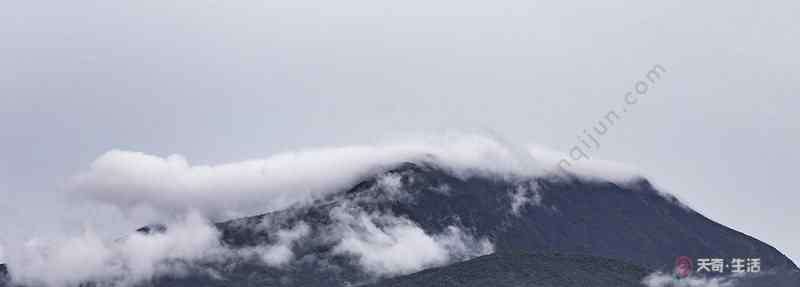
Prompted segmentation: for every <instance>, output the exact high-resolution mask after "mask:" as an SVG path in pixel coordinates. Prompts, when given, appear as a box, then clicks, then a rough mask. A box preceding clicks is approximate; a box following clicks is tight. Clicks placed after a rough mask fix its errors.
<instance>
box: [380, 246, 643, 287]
mask: <svg viewBox="0 0 800 287" xmlns="http://www.w3.org/2000/svg"><path fill="white" fill-rule="evenodd" d="M649 273H650V272H649V271H648V270H645V269H644V268H641V267H638V266H636V265H633V264H630V263H626V262H623V261H618V260H613V259H605V258H600V257H592V256H586V255H565V254H558V253H555V254H531V253H503V252H501V253H494V254H492V255H487V256H482V257H478V258H475V259H472V260H469V261H465V262H460V263H455V264H452V265H448V266H444V267H439V268H431V269H428V270H425V271H421V272H418V273H414V274H411V275H405V276H399V277H396V278H391V279H387V280H384V281H382V282H380V283H377V284H374V285H370V286H369V287H378V286H381V287H412V286H413V287H434V286H436V287H447V286H462V287H483V286H496V287H518V286H526V287H545V286H559V287H585V286H609V287H611V286H613V287H642V286H644V285H643V284H642V280H643V279H644V278H645V277H646V276H647V275H648V274H649Z"/></svg>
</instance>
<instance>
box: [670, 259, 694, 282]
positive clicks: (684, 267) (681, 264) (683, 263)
mask: <svg viewBox="0 0 800 287" xmlns="http://www.w3.org/2000/svg"><path fill="white" fill-rule="evenodd" d="M692 270H694V269H693V268H692V258H690V257H689V256H680V257H678V258H676V259H675V275H677V276H678V277H680V278H685V277H688V276H689V275H690V274H692Z"/></svg>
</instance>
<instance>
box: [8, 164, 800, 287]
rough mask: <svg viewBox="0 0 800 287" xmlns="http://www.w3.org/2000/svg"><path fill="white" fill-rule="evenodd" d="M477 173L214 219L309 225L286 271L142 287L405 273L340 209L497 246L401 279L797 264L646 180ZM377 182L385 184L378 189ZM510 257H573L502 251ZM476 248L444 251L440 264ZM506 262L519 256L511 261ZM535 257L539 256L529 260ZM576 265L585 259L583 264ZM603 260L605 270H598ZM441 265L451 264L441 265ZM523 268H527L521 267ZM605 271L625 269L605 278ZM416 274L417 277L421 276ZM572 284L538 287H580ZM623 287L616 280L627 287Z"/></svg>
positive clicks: (267, 269)
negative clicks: (749, 261) (348, 241)
mask: <svg viewBox="0 0 800 287" xmlns="http://www.w3.org/2000/svg"><path fill="white" fill-rule="evenodd" d="M479 174H480V173H476V174H475V175H473V176H469V177H459V176H454V175H453V174H452V173H450V172H447V171H445V170H443V169H441V168H438V167H435V166H433V165H428V164H410V163H409V164H403V165H400V166H398V167H397V168H395V169H392V170H390V171H388V172H385V173H382V174H380V175H379V176H376V177H372V178H367V179H365V180H364V181H363V182H361V183H359V184H357V185H355V186H354V187H352V188H350V189H348V190H342V191H341V192H338V193H333V194H331V195H329V196H326V197H325V198H320V199H318V200H316V201H315V202H313V203H311V204H306V205H300V206H296V207H294V208H290V209H287V210H282V211H277V212H271V213H267V214H263V215H258V216H253V217H248V218H242V219H236V220H231V221H227V222H222V223H218V224H217V225H216V227H217V228H218V229H219V230H220V231H221V234H222V238H221V241H222V242H223V244H224V245H225V246H227V247H229V248H231V249H234V250H237V249H246V248H251V247H256V246H264V245H270V244H276V243H277V242H279V241H280V238H279V236H278V235H277V234H278V233H279V232H278V231H279V230H287V229H291V228H292V227H295V226H298V224H303V225H306V226H308V230H309V232H308V234H307V235H306V236H303V238H301V239H299V240H298V241H296V242H295V243H294V244H292V245H291V251H292V252H293V253H294V255H295V260H293V261H292V262H291V263H289V264H286V265H284V266H280V267H271V266H267V265H265V264H264V263H263V262H260V261H258V260H253V259H237V260H234V261H232V262H225V263H224V264H220V263H218V262H210V263H201V264H199V265H194V267H192V268H194V269H189V270H188V271H187V272H185V274H183V275H181V276H179V277H175V278H167V277H162V278H155V279H154V280H152V281H150V282H144V283H143V284H142V285H143V286H171V287H175V286H348V285H354V284H355V285H358V284H370V283H374V282H378V280H383V279H386V278H389V277H392V276H394V275H402V273H410V272H401V274H396V273H393V274H377V275H376V274H375V273H374V272H364V269H363V266H361V265H359V262H358V258H357V257H355V256H352V255H348V254H343V253H341V252H335V247H336V245H337V244H338V243H340V241H341V238H339V237H336V236H331V234H335V233H336V230H337V228H338V227H341V225H342V223H341V218H340V214H341V213H345V214H349V215H353V214H368V215H370V216H373V217H375V216H379V217H380V216H389V217H391V218H401V219H403V220H406V221H408V222H413V224H415V226H418V227H419V228H421V229H422V230H424V231H425V233H426V234H442V233H444V232H447V230H448V228H451V227H458V228H459V229H460V230H462V231H464V232H465V233H466V234H469V235H470V236H472V237H474V238H479V239H480V238H484V239H488V240H489V241H490V242H492V243H493V244H494V249H495V251H497V252H499V254H501V255H495V256H489V257H481V258H480V259H478V261H474V260H473V261H469V262H464V263H463V264H460V265H459V264H457V265H453V266H450V267H444V268H443V269H434V270H432V271H426V272H427V273H426V272H423V273H417V274H415V275H414V276H417V277H404V278H406V279H408V280H411V279H413V278H427V279H425V280H430V281H431V282H439V281H436V280H445V281H446V280H449V279H447V278H445V277H442V278H438V279H437V278H434V277H436V276H437V275H436V274H443V273H440V271H442V270H445V271H446V270H456V271H458V272H461V271H459V270H470V268H478V267H476V266H482V265H481V264H484V265H486V266H485V267H481V268H489V269H488V270H494V271H492V272H495V271H496V273H497V274H486V276H489V277H487V278H499V277H500V276H503V275H502V274H506V273H507V274H516V275H514V276H528V275H530V276H534V275H535V276H544V277H543V278H550V277H547V276H555V277H552V278H553V279H554V280H555V279H556V278H561V277H558V276H562V275H558V274H556V273H552V272H551V271H548V270H550V269H541V270H540V269H537V268H540V267H542V268H544V266H550V265H553V266H554V265H557V264H560V263H563V264H564V267H563V268H564V269H565V271H564V272H568V273H569V274H571V273H575V274H576V276H578V277H577V278H582V279H580V280H589V279H590V275H592V273H595V271H596V272H599V273H595V274H596V275H598V276H601V277H598V278H595V279H596V280H598V281H595V282H601V283H602V282H624V284H628V283H630V282H633V281H631V280H634V279H636V278H637V277H641V275H642V272H644V271H643V270H661V271H666V272H669V271H671V269H672V268H673V266H674V262H675V258H676V257H678V256H690V257H692V258H761V260H762V269H763V270H764V271H765V272H766V271H769V272H779V273H781V274H783V273H786V272H789V273H791V272H796V270H797V266H795V264H794V263H793V262H792V261H791V260H789V259H788V258H787V257H786V256H784V255H783V254H781V253H780V252H779V251H778V250H776V249H775V248H773V247H771V246H769V245H767V244H765V243H763V242H761V241H759V240H757V239H754V238H752V237H750V236H747V235H745V234H743V233H740V232H738V231H735V230H733V229H730V228H728V227H725V226H723V225H721V224H718V223H716V222H714V221H712V220H710V219H708V218H706V217H704V216H702V215H701V214H699V213H697V212H694V211H692V210H690V209H688V208H685V207H683V206H682V205H681V204H680V203H679V202H678V201H677V200H676V199H674V198H673V197H671V196H668V195H662V194H660V193H659V192H658V191H657V190H655V189H654V188H653V187H652V186H651V185H650V184H649V183H648V182H647V181H646V180H644V179H639V180H634V181H633V182H631V183H628V184H624V185H621V184H617V183H613V182H608V181H602V180H587V179H583V178H578V177H560V176H559V177H555V176H554V177H542V178H522V177H510V176H503V177H498V176H490V175H486V174H484V175H479ZM387 179H389V180H388V182H390V183H391V184H386V182H387ZM265 223H268V224H265ZM374 223H375V225H376V228H379V229H380V228H384V227H386V226H385V225H386V224H387V223H386V222H383V223H382V222H381V220H376V221H375V222H374ZM146 231H147V232H153V231H154V232H169V229H168V228H164V229H162V228H161V227H159V228H156V230H152V228H151V229H147V230H146ZM140 232H142V231H140ZM508 252H515V254H516V253H519V254H526V253H536V254H543V253H544V254H552V253H561V254H581V256H578V257H569V256H567V257H563V256H562V257H559V256H556V257H553V256H545V255H539V257H537V256H533V255H505V254H509V253H508ZM478 255H480V254H474V253H472V254H461V255H458V256H453V257H452V258H451V262H450V263H457V262H459V261H465V260H468V259H471V258H472V257H474V256H478ZM514 258H518V259H520V262H516V263H515V262H512V261H514ZM537 258H539V260H542V261H541V262H539V261H537ZM601 258H607V259H601ZM603 260H608V261H603ZM582 262H583V263H586V264H585V265H582V264H583V263H582ZM603 262H605V263H603ZM619 262H628V263H624V264H623V263H619ZM600 263H603V264H600ZM606 263H609V264H611V265H612V266H605V265H606ZM612 263H613V264H612ZM496 264H499V265H496ZM601 265H602V266H601ZM491 266H494V267H491ZM503 266H505V267H503ZM636 266H638V267H636ZM424 267H426V268H427V267H437V266H427V265H426V266H424ZM451 267H452V268H455V269H448V268H451ZM462 268H463V269H462ZM492 268H494V269H492ZM504 268H507V269H504ZM520 268H522V269H525V270H520ZM529 268H532V269H535V270H527V269H529ZM547 268H550V267H547ZM575 268H577V269H575ZM613 268H623V269H624V270H622V271H620V272H622V273H619V274H618V275H614V276H617V277H613V276H612V274H615V273H614V270H615V269H613ZM209 270H211V271H209ZM436 270H440V271H436ZM413 271H416V270H413ZM548 272H550V273H548ZM570 272H571V273H570ZM12 273H13V270H12ZM426 274H427V275H426ZM526 274H528V275H526ZM565 274H566V273H565ZM791 274H796V273H791ZM421 275H424V277H419V276H421ZM448 276H452V275H448ZM620 276H621V277H620ZM409 278H411V279H409ZM406 279H403V280H406ZM398 280H399V281H382V282H381V284H384V283H385V284H390V285H388V286H393V285H391V284H402V282H412V281H413V280H417V279H413V280H412V281H402V280H401V279H398ZM615 280H620V281H615ZM445 281H441V282H445ZM556 281H557V280H556ZM556 281H553V282H556ZM413 282H416V281H413ZM476 282H483V283H486V282H484V281H480V280H479V281H476ZM498 282H500V281H498ZM509 282H510V281H509ZM570 282H572V281H564V282H563V284H561V285H557V283H553V284H556V285H543V286H579V285H574V284H573V283H574V282H573V283H570ZM575 282H584V281H575ZM793 282H797V281H793ZM470 284H472V283H470ZM486 284H488V283H486ZM498 284H501V283H497V284H489V285H492V286H502V285H498ZM570 284H573V285H570ZM620 284H623V283H620ZM624 284H623V285H618V286H628V285H624ZM631 284H632V283H631ZM792 284H793V283H792ZM396 286H405V285H396ZM437 286H446V285H437ZM465 286H472V285H465ZM476 286H477V285H476ZM483 286H487V285H485V284H484V285H483ZM509 286H510V285H509ZM529 286H537V285H529ZM584 286H603V285H596V284H592V285H584ZM788 286H791V285H788Z"/></svg>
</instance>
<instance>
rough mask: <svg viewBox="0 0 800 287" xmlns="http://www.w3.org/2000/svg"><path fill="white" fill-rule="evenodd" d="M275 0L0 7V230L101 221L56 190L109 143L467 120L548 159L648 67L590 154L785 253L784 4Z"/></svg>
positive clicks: (794, 68)
mask: <svg viewBox="0 0 800 287" xmlns="http://www.w3.org/2000/svg"><path fill="white" fill-rule="evenodd" d="M282 2H286V1H282ZM291 2H292V3H291V4H287V3H277V1H275V2H273V1H188V0H187V1H86V0H76V1H39V0H33V1H5V2H3V3H2V4H0V131H2V133H0V159H1V160H0V196H1V197H0V198H2V200H0V243H1V244H3V245H6V246H13V245H14V244H16V243H18V242H21V241H22V240H24V239H25V238H29V237H31V236H38V235H41V234H47V233H55V232H61V231H63V230H69V229H71V228H74V226H78V225H80V224H82V223H85V222H95V221H102V220H101V219H102V218H104V217H109V216H113V215H109V214H106V213H105V212H104V211H102V210H99V211H95V210H85V209H81V208H78V207H75V205H72V203H70V202H68V201H67V200H66V198H65V197H64V196H63V192H62V191H61V189H62V188H61V186H62V183H63V180H64V179H65V178H67V177H69V176H71V175H74V174H76V173H78V172H80V171H82V170H85V169H87V168H88V165H89V164H90V163H91V162H92V161H93V160H94V159H95V158H97V157H98V156H99V155H101V154H102V153H104V152H106V151H108V150H110V149H115V148H116V149H125V150H134V151H141V152H146V153H150V154H156V155H162V156H166V155H169V154H172V153H179V154H182V155H185V156H186V157H187V158H188V159H189V160H190V161H192V162H195V163H223V162H230V161H237V160H244V159H250V158H259V157H265V156H268V155H270V154H273V153H276V152H280V151H284V150H289V149H297V148H302V147H313V146H320V145H326V146H327V145H343V144H354V143H365V142H371V141H374V140H375V139H378V138H381V137H384V136H387V135H392V134H396V133H401V132H415V131H436V130H444V129H466V130H482V131H492V132H494V133H497V134H500V135H502V136H504V137H505V138H507V139H508V140H510V141H513V142H516V143H521V144H526V143H537V144H541V145H545V146H549V147H551V148H554V149H557V150H561V151H565V152H566V151H568V150H569V148H571V147H572V146H573V145H575V144H576V143H577V142H578V139H577V138H576V137H577V136H578V135H581V133H582V130H583V129H587V128H590V127H591V126H592V125H593V124H594V122H595V121H596V120H598V119H599V118H601V117H603V116H604V115H605V114H606V112H608V110H609V109H612V108H618V107H619V106H620V104H621V103H623V95H624V93H625V92H627V91H629V90H631V89H632V87H633V84H634V83H635V81H637V80H640V79H642V78H643V77H644V73H645V72H647V71H648V70H649V69H651V68H652V66H653V65H655V64H660V65H662V66H663V67H665V68H666V69H667V71H668V72H667V73H665V74H664V76H663V78H662V79H661V80H659V81H658V82H657V83H655V84H654V85H653V86H652V87H651V90H650V91H649V92H648V94H647V95H646V96H645V97H643V98H642V99H641V100H640V102H639V103H638V104H637V105H635V106H634V107H633V108H632V109H631V111H629V112H628V113H626V114H625V117H624V118H623V120H622V121H620V122H618V123H617V124H616V125H615V126H614V127H613V128H612V129H611V130H610V131H609V133H608V134H606V135H605V136H604V137H603V138H602V139H601V147H600V149H599V150H598V151H594V152H592V156H594V157H598V158H603V159H610V160H615V161H620V162H625V163H628V164H631V165H634V166H637V167H639V168H640V169H641V170H643V171H644V172H645V173H646V174H647V175H648V176H649V177H650V178H651V180H652V181H654V182H655V183H656V184H657V185H659V186H661V187H663V188H665V189H666V190H667V191H669V192H671V193H674V194H677V195H678V196H680V197H681V198H683V199H684V200H686V201H688V202H689V204H690V205H691V206H693V207H694V208H696V209H697V210H699V211H700V212H702V213H703V214H705V215H707V216H709V217H710V218H712V219H714V220H716V221H718V222H721V223H723V224H725V225H728V226H730V227H733V228H735V229H737V230H740V231H742V232H744V233H747V234H750V235H752V236H755V237H757V238H759V239H761V240H764V241H766V242H768V243H770V244H772V245H773V246H775V247H776V248H778V249H779V250H781V251H783V252H785V253H787V255H789V256H790V257H792V258H793V259H794V260H795V261H799V260H800V242H798V241H797V239H798V238H800V229H798V228H797V222H798V220H800V209H798V208H797V207H798V202H799V201H800V194H798V192H797V190H796V188H795V187H796V178H794V176H795V175H796V173H797V170H798V169H797V167H796V165H797V161H798V160H800V153H798V150H797V147H798V146H799V144H800V117H798V115H797V107H798V106H799V105H800V100H798V93H800V57H799V56H798V55H797V51H800V37H797V36H798V32H800V25H798V23H797V22H796V21H795V17H796V15H798V14H800V2H798V1H702V3H700V2H699V1H653V2H650V1H617V0H612V1H579V2H578V1H576V2H574V3H572V2H570V3H564V2H565V1H491V2H487V1H438V2H431V1H401V2H394V3H384V2H382V1H335V2H334V1H291ZM98 218H100V219H98ZM128 227H129V226H124V227H122V228H128ZM75 228H76V227H75ZM118 228H120V227H118Z"/></svg>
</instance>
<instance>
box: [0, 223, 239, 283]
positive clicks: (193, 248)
mask: <svg viewBox="0 0 800 287" xmlns="http://www.w3.org/2000/svg"><path fill="white" fill-rule="evenodd" d="M218 238H219V234H218V233H217V231H216V230H215V229H214V228H213V227H212V226H211V225H210V224H208V222H207V221H205V220H204V219H203V218H202V217H200V216H199V215H196V214H191V215H189V216H187V217H186V218H184V219H183V220H182V221H180V222H176V223H174V224H171V225H170V227H169V229H168V230H167V231H166V232H164V233H153V234H149V235H145V234H141V233H135V234H132V235H130V236H128V237H125V238H122V239H119V240H116V241H108V240H103V239H101V238H100V237H99V236H97V234H96V233H94V232H93V231H92V230H90V229H89V230H85V231H84V232H82V233H81V234H80V235H77V236H74V237H69V238H59V239H57V240H44V239H32V240H30V241H28V243H27V244H26V245H25V247H24V248H23V250H21V252H19V253H18V254H14V255H15V256H13V257H9V269H10V270H11V271H12V272H13V278H14V280H15V281H17V282H18V283H22V284H25V285H45V286H75V285H77V284H80V283H82V282H86V281H103V282H115V283H117V284H119V285H122V286H128V285H132V284H133V283H135V282H138V281H140V280H144V279H147V278H151V277H153V276H157V275H159V274H167V273H169V274H174V273H179V272H181V271H182V270H183V269H184V268H186V267H188V266H190V265H191V264H193V263H194V262H196V261H201V260H211V261H213V260H219V259H221V258H222V256H223V255H224V252H223V250H222V249H221V246H220V245H219V240H218Z"/></svg>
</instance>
